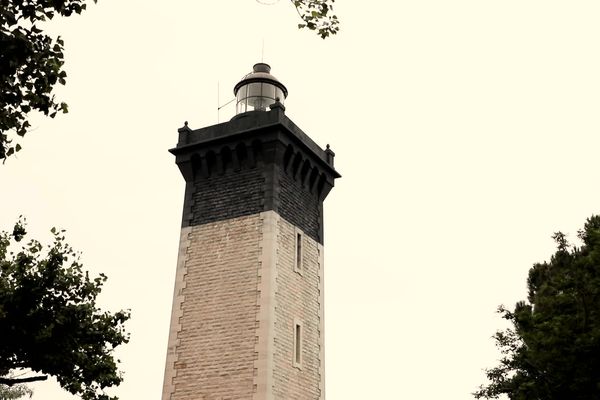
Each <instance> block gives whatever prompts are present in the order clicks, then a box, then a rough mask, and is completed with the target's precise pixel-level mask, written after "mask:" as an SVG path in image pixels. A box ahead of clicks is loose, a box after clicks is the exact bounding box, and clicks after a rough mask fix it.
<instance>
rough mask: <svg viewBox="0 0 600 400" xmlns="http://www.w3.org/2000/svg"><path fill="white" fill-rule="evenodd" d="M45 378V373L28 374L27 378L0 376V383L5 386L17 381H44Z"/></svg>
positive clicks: (46, 377)
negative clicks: (37, 374)
mask: <svg viewBox="0 0 600 400" xmlns="http://www.w3.org/2000/svg"><path fill="white" fill-rule="evenodd" d="M46 379H48V376H47V375H39V376H30V377H28V378H0V384H2V385H6V386H13V385H17V384H19V383H27V382H36V381H45V380H46Z"/></svg>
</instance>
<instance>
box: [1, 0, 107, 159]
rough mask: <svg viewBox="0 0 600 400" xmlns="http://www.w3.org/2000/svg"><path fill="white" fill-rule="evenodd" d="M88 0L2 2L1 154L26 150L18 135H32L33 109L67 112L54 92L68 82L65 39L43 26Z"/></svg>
mask: <svg viewBox="0 0 600 400" xmlns="http://www.w3.org/2000/svg"><path fill="white" fill-rule="evenodd" d="M96 1H97V0H94V2H96ZM85 2H86V0H27V1H23V0H0V49H2V51H0V158H4V157H5V156H10V155H11V154H13V153H14V152H17V151H19V150H20V149H21V145H20V144H18V143H15V139H16V138H17V137H18V136H24V135H25V134H26V133H27V130H28V128H29V127H30V126H31V125H30V123H29V121H28V116H29V114H30V113H31V112H32V111H39V112H42V113H43V114H44V115H47V116H50V117H51V118H54V117H55V116H56V114H57V113H58V112H63V113H66V112H67V110H68V108H67V104H66V103H62V102H58V101H57V100H56V98H55V96H54V95H53V94H52V90H53V88H54V86H55V85H56V84H57V83H60V84H61V85H64V84H65V82H66V81H65V79H66V77H67V74H66V72H65V71H64V70H63V69H62V66H63V64H64V55H63V46H64V42H63V41H62V39H61V38H60V37H58V38H56V39H53V38H51V37H50V36H48V35H46V34H45V33H44V32H43V31H42V29H40V28H39V24H40V23H41V22H43V21H47V20H51V19H52V18H54V17H55V16H57V15H60V16H65V17H68V16H70V15H72V14H73V13H77V14H79V13H81V12H82V11H83V10H85V8H86V4H85ZM15 135H16V136H15ZM13 144H14V145H13Z"/></svg>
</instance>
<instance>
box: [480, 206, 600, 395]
mask: <svg viewBox="0 0 600 400" xmlns="http://www.w3.org/2000/svg"><path fill="white" fill-rule="evenodd" d="M578 236H579V238H580V239H581V241H582V243H583V244H582V246H581V247H575V246H572V245H570V244H569V242H568V241H567V239H566V237H565V235H564V234H562V233H560V232H558V233H555V234H554V236H553V238H554V240H555V241H556V243H557V250H556V253H555V254H554V255H553V256H552V257H551V259H550V262H544V263H538V264H535V265H534V266H533V268H531V269H530V271H529V278H528V280H527V284H528V288H529V296H528V300H527V301H522V302H519V303H517V305H516V307H515V309H514V311H510V310H507V309H505V308H504V307H500V308H499V312H500V313H501V314H502V316H503V317H504V318H505V319H507V320H508V321H510V323H511V324H512V327H511V328H510V329H507V330H504V331H499V332H497V333H496V335H495V341H496V345H497V347H498V348H499V349H500V350H501V352H502V354H503V356H502V358H501V359H500V364H499V365H498V366H497V367H495V368H492V369H489V370H487V371H486V372H487V377H488V379H489V383H488V384H487V385H486V386H481V387H480V388H479V390H478V391H477V392H475V393H474V395H475V398H477V399H479V398H486V399H493V398H498V397H499V396H500V395H503V394H504V395H508V398H510V399H511V400H537V399H540V400H541V399H543V400H565V399H569V400H584V399H585V400H589V399H599V398H600V216H593V217H591V218H589V219H588V220H587V222H586V224H585V227H584V228H583V230H581V231H579V234H578Z"/></svg>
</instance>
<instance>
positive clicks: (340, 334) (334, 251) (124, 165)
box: [0, 0, 600, 400]
mask: <svg viewBox="0 0 600 400" xmlns="http://www.w3.org/2000/svg"><path fill="white" fill-rule="evenodd" d="M335 11H336V12H337V14H338V15H339V17H340V19H341V21H342V25H341V26H342V31H341V32H340V33H339V35H337V36H336V37H333V38H330V39H328V40H325V41H323V40H321V39H320V38H318V37H316V35H314V34H313V33H310V32H306V31H299V30H298V29H297V28H296V25H297V23H298V22H299V21H298V20H297V15H296V13H295V11H294V9H293V7H292V6H291V4H289V3H288V2H287V1H285V0H283V1H281V2H280V3H279V4H277V5H275V6H261V5H259V4H258V3H256V1H255V0H227V1H223V0H221V1H213V2H205V1H202V2H201V1H197V0H196V1H192V0H177V1H169V2H165V1H156V0H127V1H109V0H100V1H99V3H98V4H97V5H93V4H90V6H89V10H88V11H87V12H85V13H84V14H83V15H81V16H75V17H71V18H67V19H64V20H56V21H53V22H52V23H51V24H49V25H48V27H49V29H51V30H52V31H53V32H55V33H56V34H61V35H62V36H63V38H64V39H65V43H66V70H67V72H68V74H69V76H68V83H67V86H66V87H64V88H61V89H60V90H59V91H58V94H59V97H60V99H61V100H64V101H66V102H68V103H69V105H70V113H69V114H67V115H64V116H63V115H60V116H58V117H57V118H56V119H55V120H49V119H43V118H35V120H34V123H33V125H34V127H35V130H34V131H32V132H31V133H29V134H28V135H27V137H26V140H25V141H24V143H23V144H24V149H23V151H22V152H21V153H19V155H18V157H17V158H13V159H10V160H9V161H8V162H7V163H6V164H5V165H4V166H2V167H1V168H0V182H1V188H2V189H1V190H2V193H3V196H2V203H1V204H2V206H1V207H0V222H1V226H0V227H1V228H2V229H9V228H10V227H11V226H12V223H13V222H14V221H15V220H16V219H17V217H18V215H20V214H24V215H25V216H27V218H28V220H29V230H30V232H32V234H33V235H34V236H35V237H37V238H39V239H42V240H43V241H45V242H47V241H49V240H50V235H49V233H48V230H49V228H50V227H52V226H57V227H61V228H65V229H67V231H68V232H67V235H68V239H69V242H70V243H71V244H72V245H73V246H74V247H75V248H76V249H78V250H81V251H82V252H83V261H84V265H85V266H86V268H87V269H89V270H90V271H91V272H93V273H99V272H104V273H106V274H107V275H108V277H109V280H108V282H107V284H106V286H105V288H104V291H103V293H102V297H101V303H102V305H103V306H104V307H106V308H109V309H112V310H116V309H119V308H130V309H131V311H132V315H133V316H132V319H131V321H130V322H129V323H128V329H129V331H130V332H131V335H132V340H131V342H130V344H128V345H126V346H125V347H123V348H122V350H121V351H120V352H119V357H120V358H121V359H122V361H123V362H122V370H123V371H124V373H125V382H124V383H123V384H122V385H121V387H119V388H118V389H116V390H115V391H114V393H115V394H117V395H119V396H120V398H121V399H122V400H129V399H160V394H161V388H162V379H163V370H164V362H165V353H166V347H167V334H168V326H169V318H170V309H171V301H172V293H173V280H174V272H175V263H176V256H177V246H178V239H179V227H180V218H181V211H182V210H181V207H182V203H183V191H184V181H183V178H182V177H181V175H180V173H179V171H178V169H177V167H176V166H175V164H174V157H173V156H172V155H170V154H169V153H168V152H167V149H169V148H171V147H174V146H175V144H176V141H177V128H178V127H180V126H182V125H183V122H184V121H185V120H188V121H189V122H190V126H191V127H192V128H200V127H203V126H207V125H212V124H214V123H216V122H217V112H216V106H217V84H218V83H219V84H220V89H221V93H220V100H221V103H224V102H225V101H227V100H229V99H231V98H232V97H233V94H232V88H233V86H234V84H235V83H236V82H237V81H238V80H239V79H240V78H241V77H242V76H243V75H244V74H246V73H247V72H249V71H250V70H251V67H252V65H253V64H254V63H255V62H258V61H260V59H261V48H262V41H263V39H264V43H265V45H264V47H265V51H264V61H265V62H268V63H270V64H271V66H272V67H273V70H272V72H273V74H274V75H275V76H277V77H278V78H279V79H280V80H281V81H282V82H284V83H285V84H286V85H287V87H288V89H289V92H290V95H289V97H288V100H287V102H286V107H287V111H286V113H287V115H288V116H289V117H290V118H291V119H292V120H293V121H295V122H296V123H297V124H298V125H299V126H300V127H301V128H302V129H303V130H304V131H305V132H306V133H307V134H309V135H310V136H311V137H312V138H313V139H314V140H315V141H316V142H317V143H318V144H320V145H321V146H325V144H327V143H330V144H331V146H332V149H333V150H334V151H335V152H336V155H337V156H336V167H337V169H338V170H339V171H340V172H341V173H342V175H343V178H342V179H340V180H338V182H337V184H336V187H335V188H334V190H333V191H332V193H331V194H330V196H329V198H328V199H327V201H326V203H325V213H326V225H325V232H326V233H325V236H326V281H325V282H326V283H325V285H326V292H325V293H326V295H325V296H326V332H327V336H326V359H327V362H326V365H327V367H326V376H327V384H326V391H327V397H328V399H329V400H338V399H344V400H354V399H356V400H358V399H360V400H363V399H411V400H413V399H414V400H420V399H426V400H428V399H431V400H433V399H441V398H443V399H447V400H462V399H469V398H471V396H470V393H471V392H473V391H474V390H475V389H476V387H477V386H478V385H479V384H480V383H483V381H484V375H483V372H482V369H483V368H485V367H490V366H493V365H494V363H495V360H496V358H497V357H498V353H497V352H496V350H495V348H494V344H493V341H492V340H491V338H490V337H491V336H492V334H493V333H494V331H495V330H496V329H497V328H499V327H501V326H503V322H502V320H501V319H500V318H499V317H498V316H497V315H496V314H495V309H496V306H497V305H499V304H501V303H504V304H506V305H508V306H511V307H512V306H513V304H514V303H515V302H516V301H517V300H519V299H524V298H525V296H526V291H525V280H526V275H527V271H528V269H529V267H530V266H531V265H532V264H533V263H534V262H536V261H542V260H544V259H547V258H548V257H549V256H550V254H551V253H552V251H553V249H554V244H553V242H552V240H551V238H550V236H551V234H552V232H554V231H557V230H563V231H564V232H566V233H569V234H571V237H572V238H573V237H574V236H575V233H576V231H577V229H579V228H580V227H582V226H583V223H584V221H585V218H586V217H589V216H590V215H592V214H593V213H598V212H599V211H600V210H599V204H600V186H598V184H597V182H598V175H599V167H598V156H597V154H598V148H599V146H600V139H599V138H598V133H599V131H600V119H599V118H598V109H599V108H600V74H599V73H598V71H600V55H599V53H598V38H600V24H598V15H599V13H600V3H599V2H598V1H597V0H590V1H577V2H565V1H553V0H529V1H523V0H518V1H517V0H502V1H490V0H420V1H410V2H409V1H398V0H393V1H392V0H388V1H383V0H370V1H368V2H367V1H341V0H338V2H336V9H335ZM232 110H233V108H232V107H228V108H226V109H224V110H223V111H222V113H221V121H224V120H226V119H228V118H229V117H230V116H231V113H232ZM33 388H34V390H35V395H34V399H36V400H41V399H44V400H48V399H50V400H67V399H71V398H72V397H71V396H70V395H68V394H66V393H65V392H63V391H62V390H61V389H60V388H59V387H58V385H57V384H56V383H52V382H47V383H39V384H35V385H33Z"/></svg>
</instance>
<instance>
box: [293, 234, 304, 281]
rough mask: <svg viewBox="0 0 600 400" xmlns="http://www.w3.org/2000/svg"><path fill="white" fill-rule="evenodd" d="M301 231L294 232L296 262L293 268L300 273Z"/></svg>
mask: <svg viewBox="0 0 600 400" xmlns="http://www.w3.org/2000/svg"><path fill="white" fill-rule="evenodd" d="M302 250H303V249H302V233H300V232H296V262H295V265H294V270H295V271H296V272H298V273H300V274H301V273H302Z"/></svg>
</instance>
